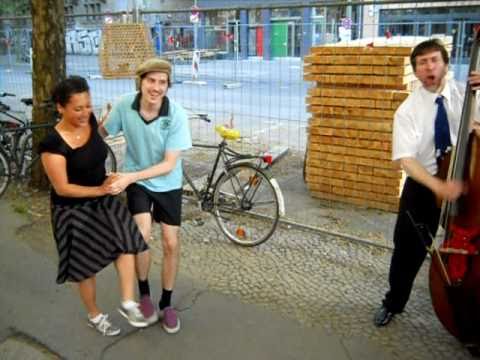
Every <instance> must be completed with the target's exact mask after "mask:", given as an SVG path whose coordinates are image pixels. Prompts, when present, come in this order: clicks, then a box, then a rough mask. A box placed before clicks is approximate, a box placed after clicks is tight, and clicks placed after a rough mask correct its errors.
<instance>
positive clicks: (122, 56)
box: [98, 23, 155, 79]
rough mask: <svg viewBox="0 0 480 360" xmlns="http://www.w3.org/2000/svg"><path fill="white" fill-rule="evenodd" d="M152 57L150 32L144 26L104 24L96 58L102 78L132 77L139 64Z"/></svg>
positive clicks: (153, 54)
mask: <svg viewBox="0 0 480 360" xmlns="http://www.w3.org/2000/svg"><path fill="white" fill-rule="evenodd" d="M154 56H155V53H154V51H153V44H152V39H151V37H150V31H149V29H148V27H147V26H145V25H144V24H116V23H114V24H105V26H104V28H103V31H102V38H101V42H100V48H99V56H98V59H99V63H100V71H101V73H102V76H103V77H104V78H107V79H114V78H123V77H132V76H134V74H135V69H136V68H137V66H138V65H139V64H141V63H142V62H143V61H145V60H146V59H148V58H151V57H154Z"/></svg>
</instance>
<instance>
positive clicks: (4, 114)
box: [0, 92, 32, 152]
mask: <svg viewBox="0 0 480 360" xmlns="http://www.w3.org/2000/svg"><path fill="white" fill-rule="evenodd" d="M6 96H15V94H11V93H7V92H3V93H0V97H6ZM20 101H21V102H22V103H24V104H25V105H27V106H31V105H32V99H31V98H24V99H21V100H20ZM26 125H27V120H26V119H25V118H21V117H19V116H18V115H16V114H15V113H14V112H12V111H11V109H10V106H8V105H7V104H4V103H3V102H1V101H0V129H12V128H18V127H21V126H26ZM27 134H28V133H27V132H25V133H24V134H23V135H27ZM0 143H1V144H2V145H3V147H4V149H5V150H6V151H8V152H9V151H11V148H12V147H13V133H12V132H3V133H2V134H0Z"/></svg>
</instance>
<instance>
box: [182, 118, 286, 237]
mask: <svg viewBox="0 0 480 360" xmlns="http://www.w3.org/2000/svg"><path fill="white" fill-rule="evenodd" d="M202 120H205V121H207V122H210V120H209V119H207V118H206V117H203V118H202ZM215 130H216V132H217V133H219V134H220V136H221V137H222V141H221V142H220V143H219V144H218V145H207V144H193V146H194V147H199V148H206V149H216V150H217V154H216V158H215V161H214V163H213V166H212V168H211V169H210V172H209V173H208V175H207V180H206V183H205V184H204V186H203V187H202V188H200V189H199V188H197V187H196V185H195V182H194V181H193V180H192V178H191V177H190V176H189V175H188V172H187V171H186V170H185V166H183V165H182V166H183V177H184V180H185V183H186V184H185V186H184V187H183V198H184V199H185V200H186V201H190V200H194V201H196V202H197V203H198V205H199V207H200V209H201V210H202V211H206V212H209V213H211V214H212V215H213V216H214V217H215V220H216V222H217V224H218V226H219V227H220V230H221V231H222V232H223V234H224V235H225V236H226V237H227V238H228V239H229V240H231V241H232V242H234V243H236V244H238V245H242V246H255V245H259V244H261V243H263V242H265V241H267V240H268V239H269V238H270V237H271V236H272V234H273V233H274V232H275V229H276V228H277V226H278V221H279V219H280V217H281V216H283V215H284V214H285V204H284V200H283V195H282V191H281V189H280V187H279V185H278V182H277V180H276V179H274V178H273V176H272V174H271V173H270V170H269V169H270V167H271V166H272V165H273V164H274V161H273V159H272V156H271V155H269V154H263V155H253V154H241V153H239V152H237V151H235V150H233V149H231V148H230V147H229V146H228V143H227V140H236V139H238V138H239V137H240V132H239V131H238V130H234V129H227V128H225V127H223V126H220V127H219V126H217V127H216V128H215ZM220 161H221V162H222V163H223V169H222V171H221V173H220V174H219V175H218V176H215V174H216V172H217V169H218V168H219V164H220ZM220 166H221V165H220ZM187 184H188V186H187ZM188 187H190V188H188Z"/></svg>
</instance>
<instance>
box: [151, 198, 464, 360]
mask: <svg viewBox="0 0 480 360" xmlns="http://www.w3.org/2000/svg"><path fill="white" fill-rule="evenodd" d="M185 212H186V220H185V221H184V224H183V227H182V259H181V266H180V269H181V270H180V272H181V274H182V275H186V276H188V277H191V278H192V279H194V281H195V280H196V281H199V282H203V283H205V284H206V286H207V287H208V288H209V289H212V290H216V291H219V292H221V293H225V294H229V295H233V296H236V297H239V298H240V299H241V300H242V301H245V302H247V303H254V304H258V305H261V306H264V307H266V308H268V309H269V310H272V311H276V312H280V313H281V314H282V315H283V316H285V317H286V318H291V319H294V320H297V321H299V322H301V323H302V324H304V325H305V326H314V325H319V326H322V327H324V328H325V329H327V330H329V331H331V332H332V333H335V334H338V335H339V336H341V337H343V338H346V339H348V338H349V337H366V338H368V339H370V340H373V341H374V342H376V343H378V344H379V345H381V346H382V347H383V348H384V349H385V350H386V351H388V352H390V353H391V354H392V357H393V358H398V359H422V360H423V359H469V358H470V356H469V354H468V353H467V352H466V351H465V350H464V349H462V347H461V346H460V344H459V343H458V342H457V340H456V339H454V338H453V337H452V336H451V335H450V334H448V333H447V332H446V331H445V330H444V329H443V327H442V325H441V324H440V323H439V321H438V320H437V318H436V317H435V315H434V313H433V310H432V306H431V303H430V297H429V292H428V288H427V283H428V279H427V278H426V276H427V268H426V266H424V267H423V268H422V270H421V273H420V276H419V277H418V278H417V281H416V284H415V287H414V289H413V293H412V297H411V300H410V302H409V304H408V306H407V309H406V311H405V312H404V313H403V314H401V315H398V316H397V317H396V318H395V319H394V320H393V321H392V323H391V324H390V325H389V326H388V327H386V328H381V329H378V328H376V327H374V326H373V324H372V316H373V312H374V310H375V309H376V307H377V306H378V305H379V303H380V300H381V299H382V296H383V294H384V291H385V289H386V286H387V272H388V265H389V260H390V251H388V250H386V249H379V248H377V247H373V246H368V245H362V244H358V243H352V242H348V241H346V240H344V239H340V238H338V237H333V236H325V235H319V234H316V233H314V232H310V231H302V230H298V229H294V228H291V227H287V226H281V227H280V228H279V229H278V230H277V232H276V233H275V234H274V237H273V238H271V239H270V240H269V241H267V242H266V243H264V244H262V245H260V246H258V247H254V248H242V247H239V246H238V245H235V244H233V243H231V242H229V241H228V240H227V239H226V238H225V237H224V236H223V235H222V234H221V232H220V230H219V228H218V227H217V225H216V223H215V221H214V220H213V218H212V217H210V215H208V214H204V213H199V212H198V211H196V210H192V209H191V208H189V209H186V211H185ZM199 219H201V220H203V221H202V222H203V225H197V224H198V223H199V222H200V221H198V220H199ZM156 229H157V231H158V227H156ZM159 236H160V235H159V234H158V233H156V234H155V238H156V239H158V238H159ZM151 244H152V246H153V249H154V253H155V254H156V256H155V259H156V260H155V262H157V263H159V262H160V260H159V259H161V256H160V255H161V246H160V241H158V240H157V241H153V242H152V243H151ZM425 265H428V263H426V264H425Z"/></svg>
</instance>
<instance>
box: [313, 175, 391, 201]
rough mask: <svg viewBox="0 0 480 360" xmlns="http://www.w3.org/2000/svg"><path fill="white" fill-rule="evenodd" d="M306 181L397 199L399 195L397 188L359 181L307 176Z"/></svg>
mask: <svg viewBox="0 0 480 360" xmlns="http://www.w3.org/2000/svg"><path fill="white" fill-rule="evenodd" d="M306 180H307V182H308V183H309V184H312V185H313V184H323V185H331V186H332V187H335V186H339V187H343V188H345V189H350V190H354V191H365V192H369V193H372V194H375V195H381V196H382V197H383V195H387V196H395V197H398V196H399V195H400V190H399V186H396V187H395V186H394V187H392V186H384V185H379V184H371V183H364V182H360V181H350V180H347V179H339V178H331V177H326V176H316V175H311V174H307V177H306Z"/></svg>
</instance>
